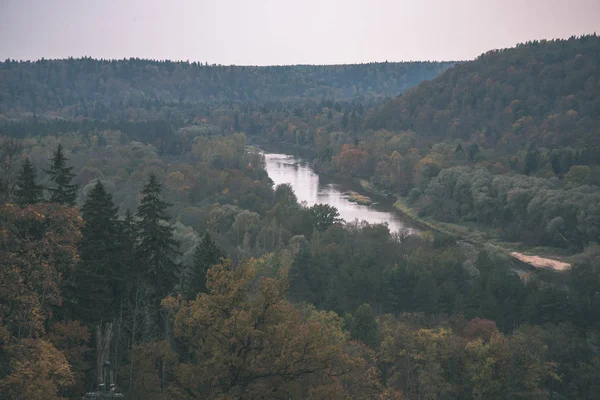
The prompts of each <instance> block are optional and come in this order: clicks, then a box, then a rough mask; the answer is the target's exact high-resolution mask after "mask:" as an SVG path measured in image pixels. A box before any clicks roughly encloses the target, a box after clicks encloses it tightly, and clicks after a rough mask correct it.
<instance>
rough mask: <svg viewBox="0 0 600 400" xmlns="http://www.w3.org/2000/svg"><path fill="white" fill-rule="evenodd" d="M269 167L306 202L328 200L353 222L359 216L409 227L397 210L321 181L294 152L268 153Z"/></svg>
mask: <svg viewBox="0 0 600 400" xmlns="http://www.w3.org/2000/svg"><path fill="white" fill-rule="evenodd" d="M265 161H266V170H267V172H268V174H269V177H270V178H271V179H272V180H273V182H275V185H280V184H282V183H289V184H290V185H291V186H292V188H293V189H294V192H295V193H296V196H297V197H298V201H300V202H306V204H307V205H308V206H312V205H314V204H317V203H325V204H329V205H332V206H334V207H336V208H337V209H338V210H339V212H340V216H341V217H342V218H344V220H346V221H348V222H351V221H354V220H355V219H358V220H360V221H362V220H365V221H367V222H370V223H384V222H387V224H388V225H389V227H390V230H391V231H392V232H393V231H397V230H399V229H402V228H406V224H405V223H404V222H403V221H402V220H401V219H400V218H399V217H398V216H397V215H395V214H392V213H389V212H384V211H378V210H376V209H375V207H376V206H361V205H358V204H356V203H353V202H351V201H349V200H348V196H347V195H346V194H344V193H343V191H342V189H341V188H340V186H339V185H337V184H321V183H320V182H319V175H317V174H316V173H315V172H314V171H313V169H312V168H311V166H310V165H309V164H308V163H307V162H305V161H303V160H300V159H296V158H295V157H294V156H291V155H287V154H269V153H266V154H265Z"/></svg>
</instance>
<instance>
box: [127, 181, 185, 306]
mask: <svg viewBox="0 0 600 400" xmlns="http://www.w3.org/2000/svg"><path fill="white" fill-rule="evenodd" d="M160 191H161V184H160V183H159V182H158V178H157V177H156V175H154V174H150V177H149V180H148V183H147V184H146V186H144V188H143V189H142V192H141V194H142V200H141V204H140V206H139V208H138V211H137V214H136V217H137V222H136V231H137V233H138V242H137V246H136V251H135V254H136V264H137V265H139V266H140V268H141V270H140V272H141V273H142V275H143V276H144V278H145V280H146V282H147V283H148V285H149V286H150V288H152V290H153V292H154V294H155V296H156V298H157V299H162V298H163V297H165V296H166V295H167V294H168V293H169V292H170V291H171V290H172V289H173V287H174V285H175V282H177V276H178V274H179V265H178V264H177V263H176V262H175V260H174V259H175V257H176V256H177V255H178V247H179V243H178V242H177V241H176V240H175V239H173V228H172V227H171V226H169V225H168V222H169V217H168V215H167V214H166V212H165V211H166V209H167V208H168V207H169V206H170V204H169V203H167V202H166V201H164V200H163V199H162V198H161V195H160Z"/></svg>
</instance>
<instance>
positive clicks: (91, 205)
mask: <svg viewBox="0 0 600 400" xmlns="http://www.w3.org/2000/svg"><path fill="white" fill-rule="evenodd" d="M81 215H82V217H83V220H84V221H85V225H84V227H83V228H82V230H81V233H82V240H81V242H80V243H79V256H80V263H79V268H78V269H77V272H76V280H75V282H76V287H77V288H76V295H77V306H76V307H75V309H76V313H77V314H78V317H79V319H81V320H82V321H87V322H98V321H102V320H104V321H107V320H110V319H111V318H112V317H113V316H114V314H115V313H116V310H117V309H118V304H119V301H120V296H121V295H122V286H123V281H124V280H123V268H122V259H121V244H120V240H119V239H120V236H121V234H120V226H119V225H120V224H119V220H118V214H117V207H115V205H114V203H113V201H112V196H111V195H110V194H109V193H107V192H106V190H105V188H104V185H103V184H102V182H101V181H100V180H98V182H96V184H95V185H94V187H93V188H92V190H91V191H90V193H89V195H88V197H87V200H86V201H85V203H84V205H83V207H82V208H81Z"/></svg>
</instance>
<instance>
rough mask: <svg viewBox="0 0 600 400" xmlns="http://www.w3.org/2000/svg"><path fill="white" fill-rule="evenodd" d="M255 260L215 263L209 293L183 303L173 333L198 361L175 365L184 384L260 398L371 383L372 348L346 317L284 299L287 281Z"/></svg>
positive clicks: (335, 393) (313, 394)
mask: <svg viewBox="0 0 600 400" xmlns="http://www.w3.org/2000/svg"><path fill="white" fill-rule="evenodd" d="M256 265H257V263H256V262H255V261H254V260H250V261H249V262H247V263H243V264H241V265H238V266H236V267H235V268H233V267H232V266H231V265H230V264H229V263H224V264H222V265H218V266H215V267H213V268H211V269H210V270H209V272H208V283H207V286H208V288H209V293H208V294H201V295H200V296H199V297H198V298H197V299H196V300H194V301H190V302H183V304H182V305H181V307H180V308H179V311H178V312H177V315H176V317H175V335H176V336H178V337H180V338H181V339H183V340H185V341H186V342H187V343H189V345H190V348H191V349H193V350H194V353H195V354H194V359H195V360H197V361H196V363H195V364H194V365H181V366H179V367H178V368H179V369H178V371H180V372H181V379H180V381H179V384H180V385H181V386H183V387H185V388H186V390H187V391H188V392H189V391H192V392H194V391H195V392H196V393H198V396H200V397H201V396H202V393H211V395H213V396H214V395H215V394H220V395H222V396H224V397H223V398H228V397H231V398H246V396H247V393H249V392H251V393H253V397H256V398H273V397H280V396H282V395H286V396H288V395H290V394H293V397H294V398H323V399H324V398H348V397H349V393H358V392H361V391H369V390H374V389H373V387H374V384H373V382H376V381H377V378H376V374H375V373H374V372H373V371H374V370H373V371H372V372H369V371H370V370H369V368H367V364H366V360H365V359H364V354H365V352H367V351H368V350H367V349H366V348H364V346H362V347H361V346H358V347H357V346H355V345H353V344H351V343H350V342H348V336H347V333H345V332H344V331H343V330H342V326H343V321H342V319H341V318H340V317H339V316H337V315H336V314H335V313H332V312H319V311H316V310H314V308H312V307H307V308H302V309H297V308H295V307H294V306H293V305H291V304H290V303H288V302H287V301H286V300H285V291H286V287H287V283H286V282H284V281H282V280H281V279H276V278H262V279H261V278H259V277H257V273H256V267H255V266H256ZM174 304H176V301H175V300H173V299H168V300H167V301H164V302H163V305H166V306H169V307H174ZM198 374H200V375H201V376H202V377H203V379H202V381H201V382H199V381H198V379H197V377H195V375H198ZM357 397H360V396H357Z"/></svg>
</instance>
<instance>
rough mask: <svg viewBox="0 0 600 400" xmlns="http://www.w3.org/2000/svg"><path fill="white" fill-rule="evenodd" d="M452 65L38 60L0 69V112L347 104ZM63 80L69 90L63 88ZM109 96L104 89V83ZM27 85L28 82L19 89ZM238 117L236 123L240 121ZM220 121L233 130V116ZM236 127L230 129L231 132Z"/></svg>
mask: <svg viewBox="0 0 600 400" xmlns="http://www.w3.org/2000/svg"><path fill="white" fill-rule="evenodd" d="M451 65H453V63H451V62H441V63H440V62H406V63H388V62H386V63H369V64H360V65H332V66H316V65H295V66H269V67H250V66H224V65H210V66H209V65H203V64H199V63H189V62H172V61H152V60H143V59H133V58H132V59H123V60H94V59H91V58H81V59H68V60H40V61H37V62H18V61H10V60H7V61H5V62H1V63H0V74H1V75H2V76H3V77H5V78H4V79H2V82H0V92H2V93H11V94H12V95H11V96H8V97H6V104H4V108H8V109H17V108H21V109H26V110H28V111H31V112H33V113H34V114H41V113H42V111H47V110H59V109H63V108H67V109H69V108H70V109H72V111H71V112H74V113H75V114H76V115H82V116H85V117H92V118H97V119H104V118H105V117H106V116H107V115H110V114H111V111H113V110H116V109H118V108H123V107H124V106H131V105H135V106H141V107H153V106H155V105H156V104H157V103H159V99H160V101H162V102H166V103H167V104H172V103H175V104H189V103H197V102H201V101H211V102H216V101H227V102H232V101H237V102H242V101H244V102H248V101H254V102H256V101H263V102H267V101H276V100H280V101H284V100H289V99H299V98H307V97H308V98H314V99H315V100H321V98H322V97H323V96H326V97H327V98H342V99H352V98H353V97H354V96H355V94H356V92H357V91H358V92H360V93H361V94H362V95H363V96H382V97H385V96H389V95H394V94H397V93H401V92H403V91H405V90H407V89H409V88H410V87H412V86H415V85H416V84H418V83H419V82H421V81H422V80H424V79H431V78H433V77H435V76H437V75H438V74H439V73H440V72H442V71H444V70H445V69H447V68H448V67H450V66H451ZM64 79H67V80H68V81H69V82H71V83H72V84H71V85H69V86H68V87H67V86H65V85H64ZM107 81H110V82H111V87H112V88H113V90H111V91H106V90H104V88H105V85H104V84H103V83H102V82H107ZM25 82H29V84H25ZM238 118H239V117H238ZM230 119H231V120H230V121H227V122H226V123H228V124H231V126H232V128H237V126H236V118H235V116H234V115H232V117H231V118H230ZM237 130H238V129H236V131H237Z"/></svg>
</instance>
